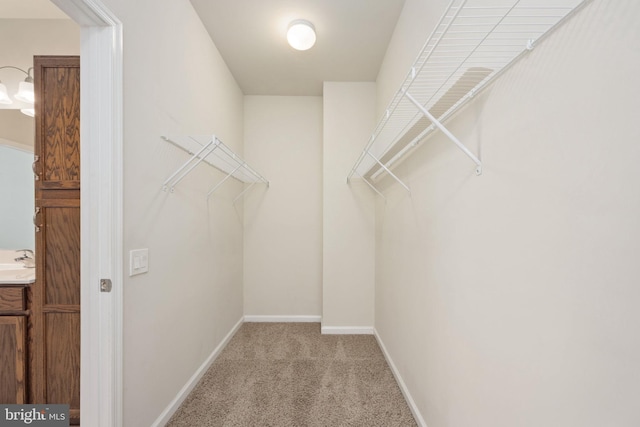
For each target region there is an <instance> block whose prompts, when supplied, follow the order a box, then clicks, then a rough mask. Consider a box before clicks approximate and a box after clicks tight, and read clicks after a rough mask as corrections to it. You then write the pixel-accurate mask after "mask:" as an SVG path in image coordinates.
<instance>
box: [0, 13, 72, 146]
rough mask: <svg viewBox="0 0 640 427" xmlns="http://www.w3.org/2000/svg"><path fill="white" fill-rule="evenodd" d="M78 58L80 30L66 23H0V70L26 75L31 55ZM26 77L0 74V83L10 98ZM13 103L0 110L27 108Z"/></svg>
mask: <svg viewBox="0 0 640 427" xmlns="http://www.w3.org/2000/svg"><path fill="white" fill-rule="evenodd" d="M79 54H80V27H78V25H77V24H76V23H75V22H73V21H71V20H69V19H0V66H4V65H13V66H14V67H18V68H21V69H23V70H25V71H28V69H29V68H31V67H33V56H34V55H79ZM31 76H32V77H33V73H32V74H31ZM26 77H27V75H26V74H24V73H23V72H21V71H17V70H12V69H5V70H0V80H2V82H3V83H4V84H5V85H6V86H7V91H8V92H9V95H10V96H13V94H14V93H15V92H17V90H18V84H19V83H20V82H21V81H24V79H25V78H26ZM14 101H15V102H14V103H13V104H10V105H5V104H0V110H3V109H19V108H25V107H27V106H28V104H24V103H22V102H19V101H16V100H14ZM3 133H4V132H3ZM0 136H1V135H0Z"/></svg>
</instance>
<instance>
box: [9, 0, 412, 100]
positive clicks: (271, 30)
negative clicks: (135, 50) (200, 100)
mask: <svg viewBox="0 0 640 427" xmlns="http://www.w3.org/2000/svg"><path fill="white" fill-rule="evenodd" d="M3 1H4V0H3ZM190 1H191V4H192V5H193V7H194V8H195V10H196V12H197V13H198V15H199V16H200V18H201V19H202V22H203V23H204V25H205V27H206V28H207V31H208V32H209V34H210V35H211V39H212V40H213V42H214V43H215V45H216V46H217V48H218V50H219V51H220V53H221V54H222V57H223V58H224V60H225V62H226V63H227V65H228V66H229V68H230V70H231V73H232V74H233V75H234V77H235V78H236V81H237V82H238V84H239V85H240V88H241V89H242V91H243V92H244V93H245V95H321V94H322V82H324V81H375V80H376V77H377V75H378V70H379V69H380V65H381V62H382V59H383V57H384V54H385V52H386V49H387V45H388V44H389V40H390V39H391V35H392V33H393V30H394V28H395V25H396V22H397V20H398V17H399V16H400V12H401V10H402V6H403V5H404V1H405V0H190ZM294 19H306V20H308V21H311V22H312V23H313V25H314V26H315V28H316V33H317V38H318V40H317V42H316V45H315V46H314V47H312V48H311V49H310V50H308V51H304V52H300V51H296V50H294V49H293V48H291V47H290V46H289V45H288V44H287V41H286V31H287V27H288V25H289V23H290V22H291V21H292V20H294Z"/></svg>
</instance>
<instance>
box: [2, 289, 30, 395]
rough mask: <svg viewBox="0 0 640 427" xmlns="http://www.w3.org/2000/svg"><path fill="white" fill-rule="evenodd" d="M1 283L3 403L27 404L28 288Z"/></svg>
mask: <svg viewBox="0 0 640 427" xmlns="http://www.w3.org/2000/svg"><path fill="white" fill-rule="evenodd" d="M28 286H29V284H18V283H16V284H4V283H3V284H0V366H2V369H0V402H2V403H25V402H26V396H27V387H26V378H27V375H26V374H27V321H28V319H27V318H28V316H29V310H28V309H27V287H28Z"/></svg>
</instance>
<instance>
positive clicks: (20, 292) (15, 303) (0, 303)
mask: <svg viewBox="0 0 640 427" xmlns="http://www.w3.org/2000/svg"><path fill="white" fill-rule="evenodd" d="M24 309H25V306H24V288H3V287H0V314H2V312H3V311H22V310H24Z"/></svg>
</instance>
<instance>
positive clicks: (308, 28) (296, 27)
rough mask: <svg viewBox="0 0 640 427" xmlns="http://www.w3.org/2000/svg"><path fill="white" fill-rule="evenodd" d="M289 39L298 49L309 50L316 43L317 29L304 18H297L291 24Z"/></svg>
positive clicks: (293, 46)
mask: <svg viewBox="0 0 640 427" xmlns="http://www.w3.org/2000/svg"><path fill="white" fill-rule="evenodd" d="M287 41H288V42H289V44H290V45H291V47H292V48H294V49H296V50H307V49H311V47H312V46H313V45H314V44H315V43H316V30H315V28H314V27H313V24H312V23H311V22H309V21H306V20H304V19H296V20H295V21H292V22H291V23H290V24H289V29H288V30H287Z"/></svg>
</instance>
